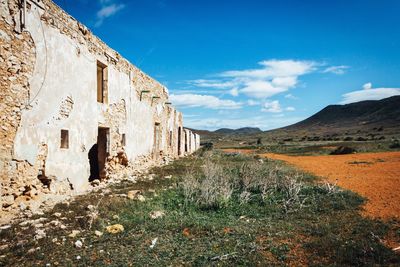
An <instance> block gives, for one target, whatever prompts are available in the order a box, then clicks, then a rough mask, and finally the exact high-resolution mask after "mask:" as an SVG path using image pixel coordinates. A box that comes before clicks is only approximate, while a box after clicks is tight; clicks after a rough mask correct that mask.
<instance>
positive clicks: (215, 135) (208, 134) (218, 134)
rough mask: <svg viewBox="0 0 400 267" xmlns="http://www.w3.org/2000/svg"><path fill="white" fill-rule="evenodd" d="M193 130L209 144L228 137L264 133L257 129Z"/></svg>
mask: <svg viewBox="0 0 400 267" xmlns="http://www.w3.org/2000/svg"><path fill="white" fill-rule="evenodd" d="M191 130H192V131H193V132H195V133H198V134H199V135H200V136H201V140H202V142H208V141H211V140H216V139H220V138H223V137H227V136H236V135H251V134H257V133H262V131H261V129H260V128H256V127H243V128H239V129H229V128H221V129H218V130H215V131H207V130H196V129H191Z"/></svg>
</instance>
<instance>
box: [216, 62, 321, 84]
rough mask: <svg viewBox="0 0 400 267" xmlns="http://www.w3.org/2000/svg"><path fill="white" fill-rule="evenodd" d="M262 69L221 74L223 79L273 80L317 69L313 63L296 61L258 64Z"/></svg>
mask: <svg viewBox="0 0 400 267" xmlns="http://www.w3.org/2000/svg"><path fill="white" fill-rule="evenodd" d="M258 64H259V65H261V66H262V68H260V69H250V70H232V71H225V72H223V73H221V76H223V77H242V78H256V79H268V78H269V79H271V78H276V77H297V76H300V75H303V74H306V73H308V72H310V71H312V70H314V69H315V66H316V63H315V62H313V61H296V60H291V59H290V60H275V59H273V60H264V61H261V62H259V63H258Z"/></svg>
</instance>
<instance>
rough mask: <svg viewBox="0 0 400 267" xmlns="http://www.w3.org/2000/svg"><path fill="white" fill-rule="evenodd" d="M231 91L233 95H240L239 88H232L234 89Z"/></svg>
mask: <svg viewBox="0 0 400 267" xmlns="http://www.w3.org/2000/svg"><path fill="white" fill-rule="evenodd" d="M229 93H230V94H231V95H232V96H238V95H239V90H238V89H237V88H232V89H231V90H230V91H229Z"/></svg>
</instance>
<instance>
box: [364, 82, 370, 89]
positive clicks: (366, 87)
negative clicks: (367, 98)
mask: <svg viewBox="0 0 400 267" xmlns="http://www.w3.org/2000/svg"><path fill="white" fill-rule="evenodd" d="M371 88H372V83H366V84H364V85H363V89H364V90H369V89H371Z"/></svg>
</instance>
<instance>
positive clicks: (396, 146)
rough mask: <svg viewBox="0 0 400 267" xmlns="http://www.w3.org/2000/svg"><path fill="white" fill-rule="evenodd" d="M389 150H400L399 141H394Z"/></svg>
mask: <svg viewBox="0 0 400 267" xmlns="http://www.w3.org/2000/svg"><path fill="white" fill-rule="evenodd" d="M389 148H392V149H393V148H400V142H399V140H394V141H393V143H391V144H390V145H389Z"/></svg>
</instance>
